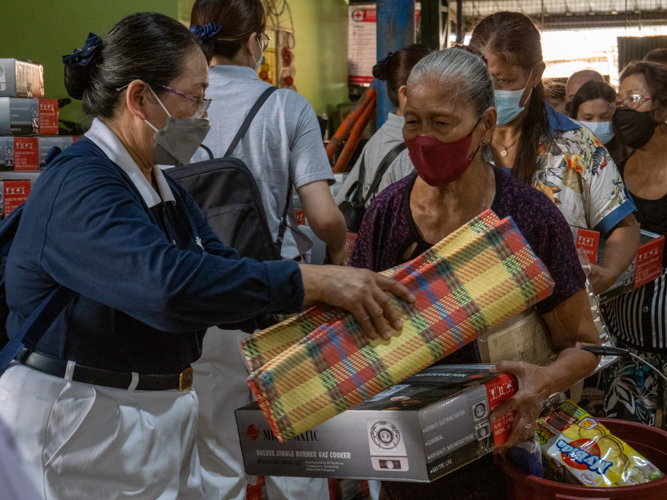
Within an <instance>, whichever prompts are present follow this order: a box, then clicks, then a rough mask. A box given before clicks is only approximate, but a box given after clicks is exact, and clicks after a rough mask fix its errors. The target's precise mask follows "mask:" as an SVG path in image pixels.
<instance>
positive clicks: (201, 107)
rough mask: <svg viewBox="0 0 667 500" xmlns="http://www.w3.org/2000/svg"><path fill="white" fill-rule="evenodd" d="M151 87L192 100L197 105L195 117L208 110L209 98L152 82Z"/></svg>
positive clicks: (124, 87)
mask: <svg viewBox="0 0 667 500" xmlns="http://www.w3.org/2000/svg"><path fill="white" fill-rule="evenodd" d="M129 86H130V84H129V83H128V84H127V85H125V86H123V87H118V88H117V89H116V91H117V92H120V91H122V90H125V89H126V88H127V87H129ZM153 87H160V88H162V89H164V90H166V91H167V92H169V93H170V94H176V95H177V96H179V97H183V98H184V99H187V100H188V101H190V102H192V103H193V104H195V105H196V106H197V112H196V113H195V116H194V117H195V118H201V117H202V116H204V115H205V114H206V111H208V108H209V106H211V99H203V98H198V97H194V96H191V95H190V94H186V93H185V92H181V91H180V90H175V89H172V88H171V87H167V86H166V85H156V84H153Z"/></svg>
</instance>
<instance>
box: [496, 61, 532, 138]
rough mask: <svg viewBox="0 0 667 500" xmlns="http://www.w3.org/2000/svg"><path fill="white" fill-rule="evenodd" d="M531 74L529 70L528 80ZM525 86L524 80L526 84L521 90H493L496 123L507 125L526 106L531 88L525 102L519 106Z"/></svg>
mask: <svg viewBox="0 0 667 500" xmlns="http://www.w3.org/2000/svg"><path fill="white" fill-rule="evenodd" d="M532 74H533V73H532V71H531V73H530V75H528V81H530V77H531V75H532ZM527 88H528V82H526V86H525V87H524V88H523V89H521V90H496V91H494V94H495V97H496V111H498V119H497V121H496V124H497V125H507V124H508V123H509V122H511V121H512V120H514V119H515V118H516V117H517V116H519V114H520V113H521V112H522V111H523V110H524V109H525V108H526V104H527V103H528V101H529V100H530V95H531V94H532V93H533V89H530V93H529V94H528V97H527V98H526V102H524V103H523V106H519V103H520V102H521V96H523V93H524V92H525V91H526V89H527Z"/></svg>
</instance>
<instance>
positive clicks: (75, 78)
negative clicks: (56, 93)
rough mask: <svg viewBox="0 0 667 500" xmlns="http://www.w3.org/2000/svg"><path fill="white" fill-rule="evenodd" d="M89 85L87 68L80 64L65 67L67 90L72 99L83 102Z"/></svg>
mask: <svg viewBox="0 0 667 500" xmlns="http://www.w3.org/2000/svg"><path fill="white" fill-rule="evenodd" d="M89 83H90V78H89V77H88V70H87V68H86V67H85V66H79V65H78V64H66V65H65V89H66V90H67V94H68V95H69V96H70V97H71V98H72V99H76V100H77V101H80V100H82V99H83V93H84V92H85V90H86V88H87V87H88V84H89Z"/></svg>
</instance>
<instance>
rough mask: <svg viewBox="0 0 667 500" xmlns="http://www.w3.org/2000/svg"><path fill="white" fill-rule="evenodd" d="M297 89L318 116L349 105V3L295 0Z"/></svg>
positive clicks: (291, 3) (293, 7)
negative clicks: (331, 109) (330, 109)
mask: <svg viewBox="0 0 667 500" xmlns="http://www.w3.org/2000/svg"><path fill="white" fill-rule="evenodd" d="M290 5H291V6H292V12H293V15H294V31H295V33H296V37H295V39H296V44H295V47H294V54H295V65H296V79H295V81H296V88H297V90H298V91H299V93H300V94H302V95H303V96H305V97H306V98H307V99H308V100H309V101H310V102H311V104H312V105H313V107H314V108H315V112H316V113H317V114H322V113H324V112H326V111H327V108H328V106H335V105H337V104H339V103H341V102H348V101H349V98H348V90H347V2H346V1H345V0H292V1H291V2H290Z"/></svg>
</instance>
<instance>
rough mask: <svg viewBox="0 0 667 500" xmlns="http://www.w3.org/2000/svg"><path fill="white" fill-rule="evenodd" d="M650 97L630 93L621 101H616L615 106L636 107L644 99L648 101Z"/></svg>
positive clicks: (643, 101)
mask: <svg viewBox="0 0 667 500" xmlns="http://www.w3.org/2000/svg"><path fill="white" fill-rule="evenodd" d="M650 100H651V98H650V97H649V96H645V95H641V94H632V95H631V96H630V97H626V98H625V99H623V100H622V101H616V107H617V108H622V107H626V108H630V109H637V108H638V107H639V106H641V105H642V104H644V103H645V102H646V101H650Z"/></svg>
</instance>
